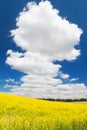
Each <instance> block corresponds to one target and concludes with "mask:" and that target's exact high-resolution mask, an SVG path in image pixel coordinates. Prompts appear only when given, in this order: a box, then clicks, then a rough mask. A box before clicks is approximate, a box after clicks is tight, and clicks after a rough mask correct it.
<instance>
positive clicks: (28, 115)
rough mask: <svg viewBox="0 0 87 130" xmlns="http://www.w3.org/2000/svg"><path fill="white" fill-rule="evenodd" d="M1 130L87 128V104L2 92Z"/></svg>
mask: <svg viewBox="0 0 87 130" xmlns="http://www.w3.org/2000/svg"><path fill="white" fill-rule="evenodd" d="M0 130H87V104H78V103H63V102H50V101H42V100H37V99H32V98H25V97H20V96H13V95H9V94H2V93H1V94H0Z"/></svg>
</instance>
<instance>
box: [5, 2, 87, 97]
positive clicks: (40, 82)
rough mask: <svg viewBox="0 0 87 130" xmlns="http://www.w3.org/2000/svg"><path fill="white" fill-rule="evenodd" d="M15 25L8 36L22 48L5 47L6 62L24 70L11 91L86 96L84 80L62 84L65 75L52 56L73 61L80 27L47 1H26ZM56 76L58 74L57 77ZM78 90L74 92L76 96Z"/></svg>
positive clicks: (65, 77) (53, 95)
mask: <svg viewBox="0 0 87 130" xmlns="http://www.w3.org/2000/svg"><path fill="white" fill-rule="evenodd" d="M16 26H17V28H16V29H14V30H12V31H11V36H12V37H13V40H14V42H15V44H16V45H17V46H19V47H20V48H21V49H23V50H24V51H25V52H24V53H23V52H22V53H19V52H15V51H13V50H8V51H7V55H8V57H7V60H6V63H7V64H9V65H10V66H11V68H12V69H16V70H18V71H21V72H24V73H25V76H23V77H21V79H20V80H21V81H22V84H21V86H20V87H15V88H11V92H12V93H15V94H18V95H25V96H29V97H44V98H51V97H52V98H67V97H69V98H74V97H77V96H78V97H82V96H85V94H84V93H85V92H86V86H85V85H84V84H64V83H63V81H62V79H68V78H69V77H70V76H69V74H64V73H63V72H62V71H60V69H61V68H62V66H61V65H59V64H57V65H56V64H54V63H53V62H54V60H58V61H63V60H67V61H72V60H75V59H77V57H78V56H79V55H80V50H78V49H76V48H75V46H76V45H78V44H79V42H80V36H81V34H82V32H83V31H82V30H81V29H80V28H79V27H78V26H77V25H76V24H74V23H70V22H69V21H68V20H66V19H65V18H62V17H61V16H60V15H59V10H57V9H54V8H53V6H52V4H51V3H50V2H49V1H41V2H40V3H39V4H36V3H35V2H29V3H28V4H27V6H26V7H25V8H24V9H23V11H22V12H21V13H20V14H19V15H18V17H17V19H16ZM57 77H58V78H57ZM76 93H77V96H76Z"/></svg>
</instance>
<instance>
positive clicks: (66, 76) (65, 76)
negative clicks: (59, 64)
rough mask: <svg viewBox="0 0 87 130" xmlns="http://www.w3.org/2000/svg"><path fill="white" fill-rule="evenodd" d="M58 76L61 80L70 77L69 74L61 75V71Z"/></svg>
mask: <svg viewBox="0 0 87 130" xmlns="http://www.w3.org/2000/svg"><path fill="white" fill-rule="evenodd" d="M59 75H60V77H61V78H62V79H68V78H69V77H70V76H69V74H63V73H62V72H61V71H60V73H59Z"/></svg>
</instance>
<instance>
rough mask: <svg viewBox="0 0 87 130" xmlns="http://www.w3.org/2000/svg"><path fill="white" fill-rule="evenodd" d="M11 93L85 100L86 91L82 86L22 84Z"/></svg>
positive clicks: (86, 96)
mask: <svg viewBox="0 0 87 130" xmlns="http://www.w3.org/2000/svg"><path fill="white" fill-rule="evenodd" d="M11 93H14V94H17V95H22V96H28V97H38V98H64V99H67V98H72V99H74V98H87V89H86V86H85V85H84V84H60V85H58V86H56V87H53V86H44V87H42V85H39V86H38V85H37V86H36V85H35V86H34V85H33V86H32V87H31V86H30V84H25V83H24V84H22V85H21V87H18V88H16V89H15V88H13V89H11Z"/></svg>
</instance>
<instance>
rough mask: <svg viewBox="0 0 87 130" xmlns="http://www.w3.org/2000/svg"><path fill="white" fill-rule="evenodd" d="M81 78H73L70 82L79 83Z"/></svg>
mask: <svg viewBox="0 0 87 130" xmlns="http://www.w3.org/2000/svg"><path fill="white" fill-rule="evenodd" d="M78 79H79V78H72V79H70V82H74V81H77V80H78Z"/></svg>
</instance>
